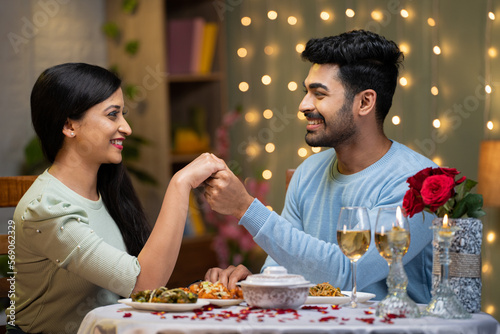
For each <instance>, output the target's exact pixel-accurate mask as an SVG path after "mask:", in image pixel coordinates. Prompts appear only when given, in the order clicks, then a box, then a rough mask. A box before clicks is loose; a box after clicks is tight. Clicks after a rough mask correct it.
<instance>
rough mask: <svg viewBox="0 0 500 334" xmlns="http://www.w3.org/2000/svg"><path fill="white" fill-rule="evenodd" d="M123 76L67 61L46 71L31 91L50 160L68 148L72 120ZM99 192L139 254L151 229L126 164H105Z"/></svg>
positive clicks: (38, 128)
mask: <svg viewBox="0 0 500 334" xmlns="http://www.w3.org/2000/svg"><path fill="white" fill-rule="evenodd" d="M120 85H121V80H120V79H119V78H118V77H117V76H116V75H114V74H113V73H111V72H110V71H108V70H106V69H104V68H102V67H99V66H95V65H89V64H84V63H66V64H61V65H57V66H54V67H51V68H49V69H47V70H45V71H44V72H43V73H42V74H41V75H40V77H39V78H38V80H37V81H36V83H35V85H34V87H33V90H32V92H31V119H32V122H33V127H34V129H35V132H36V134H37V135H38V138H39V139H40V142H41V145H42V149H43V152H44V154H45V156H46V158H47V159H48V160H49V162H50V163H53V162H54V160H55V158H56V155H57V153H58V152H59V150H60V149H61V148H62V145H63V141H64V134H63V133H62V129H63V126H64V124H65V122H66V120H67V119H72V120H79V119H81V118H82V117H83V116H84V115H85V113H86V112H87V110H89V109H90V108H91V107H93V106H95V105H96V104H98V103H101V102H103V101H104V100H106V99H107V98H109V97H110V96H111V95H112V94H113V93H114V92H116V91H117V90H118V88H120ZM97 191H98V192H99V194H100V195H101V198H102V200H103V202H104V204H105V205H106V208H107V210H108V212H109V214H110V215H111V217H112V218H113V219H114V221H115V222H116V224H117V226H118V228H119V229H120V232H121V234H122V237H123V240H124V242H125V245H126V247H127V251H128V252H129V253H130V254H131V255H134V256H137V255H139V252H140V251H141V249H142V248H143V247H144V244H145V243H146V240H147V239H148V237H149V233H150V232H151V228H150V225H149V224H148V222H147V219H146V215H145V214H144V211H143V209H142V206H141V203H140V202H139V199H138V198H137V195H136V193H135V191H134V188H133V186H132V182H131V180H130V177H129V176H128V174H127V171H126V169H125V166H123V164H122V163H119V164H102V165H101V167H100V168H99V171H98V173H97Z"/></svg>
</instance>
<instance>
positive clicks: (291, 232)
mask: <svg viewBox="0 0 500 334" xmlns="http://www.w3.org/2000/svg"><path fill="white" fill-rule="evenodd" d="M426 167H437V165H436V164H435V163H433V162H432V161H431V160H429V159H428V158H426V157H424V156H422V155H420V154H418V153H416V152H414V151H412V150H411V149H409V148H408V147H406V146H404V145H402V144H400V143H398V142H395V141H393V143H392V146H391V148H390V149H389V151H388V152H387V153H386V154H385V155H384V156H383V157H382V158H381V159H380V160H379V161H377V162H376V163H374V164H372V165H371V166H369V167H367V168H365V169H364V170H362V171H360V172H358V173H355V174H352V175H343V174H340V173H339V172H338V169H337V159H336V154H335V150H334V149H329V150H326V151H323V152H321V153H318V154H315V155H313V156H311V157H309V158H308V159H306V160H305V161H304V162H303V163H302V164H301V165H300V166H299V167H298V168H297V170H296V171H295V173H294V175H293V178H292V180H291V182H290V185H289V188H288V191H287V195H286V200H285V206H284V209H283V212H282V214H281V216H280V215H278V214H277V213H275V212H271V211H269V210H268V209H267V208H266V207H265V206H264V205H263V204H262V203H260V202H259V201H258V200H257V199H256V200H254V202H253V203H252V204H251V205H250V207H249V208H248V210H247V211H246V213H245V215H244V216H243V217H242V218H241V220H240V222H239V224H241V225H243V226H244V227H245V228H246V229H247V230H248V231H249V232H250V233H251V234H252V235H253V237H254V239H255V241H256V242H257V243H258V244H259V245H260V247H262V249H264V250H265V251H266V252H267V254H268V255H269V256H268V258H267V260H266V263H265V264H264V267H266V266H270V265H281V266H284V267H286V268H287V269H288V272H290V273H294V274H300V275H303V276H304V277H305V278H306V279H308V280H309V281H311V282H312V283H315V284H316V283H322V282H330V284H332V285H334V286H337V287H341V289H342V290H351V289H352V286H351V268H350V262H349V260H348V259H347V257H346V256H345V255H344V254H343V253H342V251H341V250H340V249H339V247H338V245H337V236H336V231H337V219H338V217H339V213H340V208H341V207H343V206H365V207H367V208H368V210H369V216H370V223H371V227H372V242H371V244H370V248H369V250H368V252H367V253H366V254H365V255H364V256H363V257H362V258H361V259H360V260H359V261H358V263H357V286H358V291H365V292H372V293H375V294H376V295H377V299H382V298H383V297H385V296H386V294H387V286H386V277H387V274H388V272H389V268H388V264H387V262H386V260H384V259H383V258H382V257H381V256H380V254H379V253H378V251H377V249H376V247H375V245H374V242H373V239H374V237H373V235H374V230H375V222H376V217H377V212H378V209H379V208H381V207H390V206H402V203H403V197H404V195H405V193H406V191H407V190H408V184H407V183H406V180H407V179H408V177H410V176H412V175H414V174H415V173H417V172H418V171H420V170H421V169H424V168H426ZM433 217H434V216H432V215H429V214H425V219H424V217H423V216H422V214H417V215H415V216H414V217H413V218H412V219H410V236H411V243H410V248H409V250H408V253H407V254H406V255H405V256H404V258H403V262H404V264H405V270H406V273H407V275H408V280H409V283H408V294H409V295H410V297H411V298H412V299H413V300H414V301H416V302H418V303H428V302H429V300H430V298H431V294H430V290H431V281H432V276H431V275H432V274H431V272H432V246H431V241H432V231H431V229H430V226H431V222H432V219H433Z"/></svg>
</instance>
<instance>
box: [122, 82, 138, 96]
mask: <svg viewBox="0 0 500 334" xmlns="http://www.w3.org/2000/svg"><path fill="white" fill-rule="evenodd" d="M137 92H139V88H138V87H137V86H136V85H131V84H127V85H125V87H123V94H124V95H125V96H126V97H127V98H128V99H130V100H133V99H134V98H135V97H136V96H137Z"/></svg>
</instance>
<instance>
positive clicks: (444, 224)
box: [443, 215, 448, 227]
mask: <svg viewBox="0 0 500 334" xmlns="http://www.w3.org/2000/svg"><path fill="white" fill-rule="evenodd" d="M443 227H448V215H444V218H443Z"/></svg>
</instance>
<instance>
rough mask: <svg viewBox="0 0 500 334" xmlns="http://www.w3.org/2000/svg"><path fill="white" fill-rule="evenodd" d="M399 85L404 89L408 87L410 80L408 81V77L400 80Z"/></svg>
mask: <svg viewBox="0 0 500 334" xmlns="http://www.w3.org/2000/svg"><path fill="white" fill-rule="evenodd" d="M399 84H400V85H401V86H403V87H404V86H406V85H408V79H406V77H401V78H399Z"/></svg>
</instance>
